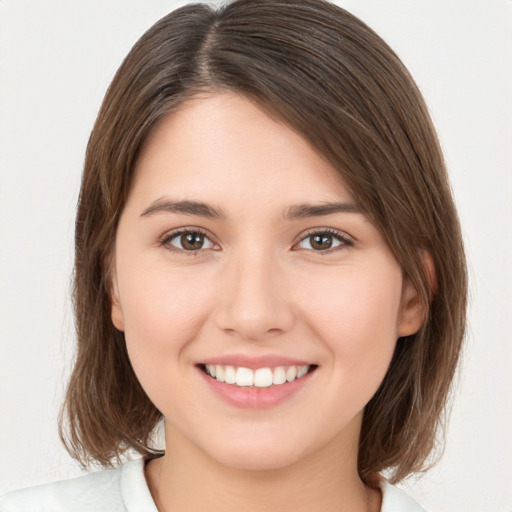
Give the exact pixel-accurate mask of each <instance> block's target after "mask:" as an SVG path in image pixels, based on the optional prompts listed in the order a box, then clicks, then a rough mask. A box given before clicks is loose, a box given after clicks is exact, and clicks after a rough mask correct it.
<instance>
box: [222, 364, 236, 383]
mask: <svg viewBox="0 0 512 512" xmlns="http://www.w3.org/2000/svg"><path fill="white" fill-rule="evenodd" d="M224 381H225V382H226V383H227V384H235V383H236V370H235V367H234V366H226V371H225V373H224Z"/></svg>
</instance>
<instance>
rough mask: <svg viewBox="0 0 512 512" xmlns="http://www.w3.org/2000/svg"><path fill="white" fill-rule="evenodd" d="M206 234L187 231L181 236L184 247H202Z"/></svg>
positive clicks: (190, 248)
mask: <svg viewBox="0 0 512 512" xmlns="http://www.w3.org/2000/svg"><path fill="white" fill-rule="evenodd" d="M203 238H204V236H203V235H201V234H199V233H186V234H184V235H182V236H181V244H182V246H183V248H184V249H188V250H190V251H193V250H196V249H201V247H202V245H203Z"/></svg>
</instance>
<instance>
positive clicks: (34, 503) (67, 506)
mask: <svg viewBox="0 0 512 512" xmlns="http://www.w3.org/2000/svg"><path fill="white" fill-rule="evenodd" d="M381 488H382V494H383V500H382V508H381V512H426V511H425V509H424V508H422V507H421V506H420V505H419V504H418V503H416V501H414V500H413V499H412V498H411V497H410V496H408V495H407V494H405V493H404V492H403V491H402V490H400V489H398V487H394V486H392V485H391V484H389V483H387V482H384V483H383V484H382V487H381ZM0 512H158V509H157V508H156V505H155V502H154V501H153V498H152V497H151V493H150V491H149V488H148V485H147V483H146V478H145V476H144V463H143V461H142V459H137V460H134V461H132V462H128V463H126V464H124V465H122V466H121V467H119V468H116V469H106V470H103V471H98V472H96V473H90V474H88V475H84V476H80V477H78V478H73V479H71V480H62V481H60V482H55V483H51V484H45V485H40V486H37V487H30V488H28V489H22V490H19V491H14V492H10V493H7V494H5V495H3V496H0Z"/></svg>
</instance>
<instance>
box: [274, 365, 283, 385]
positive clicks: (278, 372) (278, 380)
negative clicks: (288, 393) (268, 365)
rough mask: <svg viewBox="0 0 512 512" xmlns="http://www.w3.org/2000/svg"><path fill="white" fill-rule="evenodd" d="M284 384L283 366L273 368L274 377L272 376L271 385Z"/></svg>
mask: <svg viewBox="0 0 512 512" xmlns="http://www.w3.org/2000/svg"><path fill="white" fill-rule="evenodd" d="M285 382H286V369H285V368H284V367H283V366H278V367H277V368H274V375H273V376H272V384H274V385H275V386H277V385H279V384H284V383H285Z"/></svg>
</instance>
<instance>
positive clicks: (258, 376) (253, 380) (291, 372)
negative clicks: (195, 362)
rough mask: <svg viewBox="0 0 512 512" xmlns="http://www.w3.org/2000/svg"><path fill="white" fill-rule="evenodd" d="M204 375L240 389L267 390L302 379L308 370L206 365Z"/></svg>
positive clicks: (304, 368) (283, 367) (305, 366)
mask: <svg viewBox="0 0 512 512" xmlns="http://www.w3.org/2000/svg"><path fill="white" fill-rule="evenodd" d="M205 369H206V373H208V375H210V376H211V377H213V378H215V379H216V380H218V381H219V382H226V383H227V384H235V385H237V386H240V387H252V386H254V387H257V388H267V387H269V386H279V385H281V384H284V383H286V382H292V381H294V380H295V379H300V378H301V377H304V375H306V374H307V373H308V371H309V369H310V366H309V365H301V366H277V367H276V368H258V369H257V370H251V369H250V368H244V367H239V368H237V367H235V366H229V365H227V366H224V365H220V364H217V365H210V364H207V365H206V367H205Z"/></svg>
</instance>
